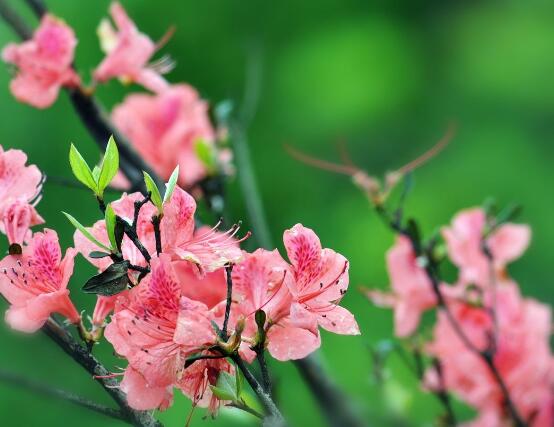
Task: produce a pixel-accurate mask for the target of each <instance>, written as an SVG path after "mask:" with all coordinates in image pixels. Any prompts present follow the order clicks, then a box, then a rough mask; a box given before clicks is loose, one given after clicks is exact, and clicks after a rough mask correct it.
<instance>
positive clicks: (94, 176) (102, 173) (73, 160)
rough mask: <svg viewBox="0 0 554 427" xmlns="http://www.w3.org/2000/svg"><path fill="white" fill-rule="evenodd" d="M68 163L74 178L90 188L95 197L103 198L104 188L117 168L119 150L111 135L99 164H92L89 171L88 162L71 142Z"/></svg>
mask: <svg viewBox="0 0 554 427" xmlns="http://www.w3.org/2000/svg"><path fill="white" fill-rule="evenodd" d="M69 164H70V165H71V170H72V172H73V175H75V178H77V179H78V180H79V182H81V183H82V184H83V185H85V186H86V187H87V188H89V189H90V190H92V191H93V192H94V194H95V195H96V197H98V198H99V199H103V198H104V190H106V187H108V185H110V182H111V181H112V179H113V178H114V177H115V175H116V174H117V171H118V170H119V152H118V151H117V145H116V143H115V141H114V139H113V136H111V137H110V139H109V141H108V145H107V146H106V153H105V154H104V157H103V159H102V162H101V163H100V166H94V168H93V169H92V171H91V170H90V167H89V165H88V163H87V162H86V160H85V159H84V158H83V156H82V155H81V153H79V151H78V150H77V148H76V147H75V146H74V145H73V144H71V147H70V149H69Z"/></svg>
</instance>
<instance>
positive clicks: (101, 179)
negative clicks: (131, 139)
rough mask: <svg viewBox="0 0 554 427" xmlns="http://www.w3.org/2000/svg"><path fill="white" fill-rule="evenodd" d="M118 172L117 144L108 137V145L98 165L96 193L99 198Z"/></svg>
mask: <svg viewBox="0 0 554 427" xmlns="http://www.w3.org/2000/svg"><path fill="white" fill-rule="evenodd" d="M118 170H119V152H118V151H117V144H116V143H115V140H114V139H113V135H112V136H110V140H109V141H108V145H107V146H106V153H105V154H104V158H103V159H102V163H101V164H100V174H99V176H98V192H99V193H100V196H102V195H103V194H104V190H105V189H106V187H107V186H108V185H110V182H112V179H113V178H114V176H115V175H116V174H117V171H118Z"/></svg>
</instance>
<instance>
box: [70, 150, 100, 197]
mask: <svg viewBox="0 0 554 427" xmlns="http://www.w3.org/2000/svg"><path fill="white" fill-rule="evenodd" d="M69 164H70V165H71V171H72V172H73V175H75V178H77V179H78V180H79V181H80V182H81V183H82V184H83V185H85V186H86V187H87V188H90V189H91V190H92V191H94V193H95V194H97V185H96V180H95V179H94V176H93V175H92V172H91V170H90V168H89V166H88V164H87V162H86V161H85V159H83V156H81V153H79V151H78V150H77V148H75V146H74V145H73V144H71V148H70V149H69Z"/></svg>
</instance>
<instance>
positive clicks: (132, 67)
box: [93, 2, 169, 92]
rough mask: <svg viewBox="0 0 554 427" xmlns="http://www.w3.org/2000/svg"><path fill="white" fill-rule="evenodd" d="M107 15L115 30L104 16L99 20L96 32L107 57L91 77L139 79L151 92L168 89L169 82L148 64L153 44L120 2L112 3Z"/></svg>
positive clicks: (97, 79) (127, 80) (153, 51)
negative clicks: (111, 20) (114, 25)
mask: <svg viewBox="0 0 554 427" xmlns="http://www.w3.org/2000/svg"><path fill="white" fill-rule="evenodd" d="M110 15H111V16H112V19H113V21H114V22H115V24H116V26H117V31H116V30H115V29H114V28H113V27H112V25H111V24H110V22H109V21H108V20H107V19H105V20H103V21H102V22H101V23H100V26H99V28H98V35H99V36H100V42H101V45H102V50H104V52H105V53H106V57H105V58H104V60H103V61H102V62H101V63H100V65H98V67H97V68H96V70H94V74H93V77H94V79H95V80H96V81H99V82H105V81H107V80H110V79H113V78H119V79H121V80H122V81H123V82H129V83H131V82H134V83H138V84H140V85H142V86H144V87H145V88H147V89H150V90H152V91H153V92H161V91H163V90H165V89H167V87H168V84H167V82H166V81H165V79H164V78H163V77H162V76H161V75H160V72H158V71H157V70H156V69H155V68H154V67H153V66H148V62H149V61H150V59H151V58H152V56H153V55H154V53H155V52H156V50H157V46H156V44H155V43H154V42H153V41H152V40H151V39H150V38H149V37H148V36H146V35H145V34H142V33H141V32H139V30H138V29H137V27H136V25H135V24H134V22H133V21H131V19H130V18H129V16H128V15H127V13H126V12H125V9H123V7H122V6H121V4H119V3H117V2H114V3H112V5H111V6H110ZM162 71H166V70H163V69H162ZM167 71H169V70H167Z"/></svg>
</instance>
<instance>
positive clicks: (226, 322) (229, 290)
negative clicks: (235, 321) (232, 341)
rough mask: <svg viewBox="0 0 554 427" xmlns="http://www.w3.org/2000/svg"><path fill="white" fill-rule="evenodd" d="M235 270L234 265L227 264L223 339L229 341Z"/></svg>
mask: <svg viewBox="0 0 554 427" xmlns="http://www.w3.org/2000/svg"><path fill="white" fill-rule="evenodd" d="M232 272H233V265H232V264H230V265H227V266H225V276H226V278H227V298H226V304H225V317H224V319H223V327H222V328H221V339H222V340H224V341H227V339H228V338H229V336H228V334H227V328H228V326H229V316H230V315H231V304H232V303H233V301H232V299H233V278H232V276H231V274H232Z"/></svg>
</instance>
